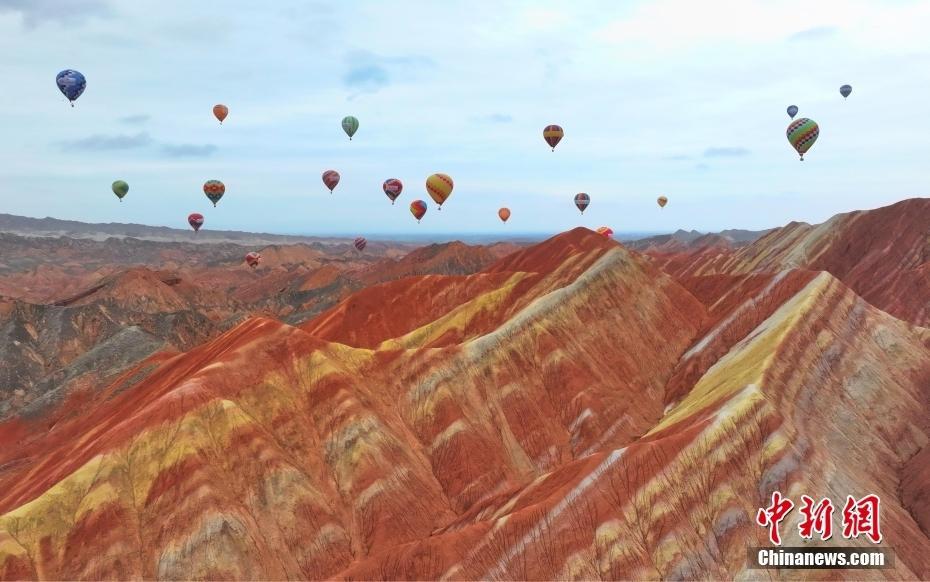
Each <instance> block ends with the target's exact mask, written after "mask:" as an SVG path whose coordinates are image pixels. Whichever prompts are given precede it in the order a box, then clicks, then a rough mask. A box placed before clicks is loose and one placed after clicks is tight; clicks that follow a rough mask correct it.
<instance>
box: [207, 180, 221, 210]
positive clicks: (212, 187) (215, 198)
mask: <svg viewBox="0 0 930 582" xmlns="http://www.w3.org/2000/svg"><path fill="white" fill-rule="evenodd" d="M203 193H204V194H206V195H207V198H209V199H210V202H212V203H213V206H216V203H217V202H219V201H220V198H222V197H223V194H225V193H226V185H225V184H223V183H222V182H220V181H219V180H207V181H206V182H204V183H203Z"/></svg>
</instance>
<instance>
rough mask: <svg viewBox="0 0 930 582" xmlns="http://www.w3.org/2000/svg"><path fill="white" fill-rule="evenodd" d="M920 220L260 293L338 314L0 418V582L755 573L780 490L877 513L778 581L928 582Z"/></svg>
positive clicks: (434, 260)
mask: <svg viewBox="0 0 930 582" xmlns="http://www.w3.org/2000/svg"><path fill="white" fill-rule="evenodd" d="M922 204H924V202H922V201H917V202H914V201H909V202H908V203H905V204H903V205H901V206H899V207H892V209H893V211H889V210H886V209H880V211H871V213H878V214H877V215H875V216H869V214H870V213H860V214H859V215H857V217H855V218H849V217H839V218H837V219H834V220H833V221H831V222H830V223H829V224H830V227H829V228H821V227H816V228H815V227H810V230H807V231H806V232H796V233H795V234H794V235H791V236H790V237H789V234H788V232H787V231H791V230H794V229H796V228H798V227H794V226H789V227H786V229H783V230H785V231H786V232H781V231H780V230H776V231H774V232H772V233H770V234H769V235H767V236H765V237H763V238H761V239H759V240H757V241H756V242H754V243H751V244H749V245H748V246H745V247H742V248H737V247H733V246H732V245H731V246H729V247H724V246H719V247H717V248H723V249H725V250H724V251H721V254H722V255H725V257H724V258H721V259H714V260H710V261H708V262H707V263H705V266H703V267H698V268H696V269H691V266H687V267H683V268H684V270H682V271H681V272H678V271H677V270H676V269H675V268H673V266H674V265H684V264H685V263H684V262H680V263H678V262H675V261H677V260H678V259H674V257H671V255H668V256H663V255H662V254H661V253H656V254H654V255H653V256H652V257H651V258H650V257H648V256H644V255H640V254H638V253H636V252H633V251H630V250H627V249H626V248H624V247H623V246H621V245H620V244H618V243H616V242H614V241H610V240H607V239H604V238H603V237H601V236H599V235H597V234H595V233H593V232H591V231H589V230H586V229H575V230H573V231H570V232H567V233H563V234H561V235H558V236H556V237H554V238H552V239H550V240H548V241H545V242H543V243H540V244H538V245H534V246H531V247H527V248H524V249H521V250H518V251H517V252H513V253H510V254H507V255H506V256H504V257H502V258H494V257H491V258H488V257H487V254H486V253H484V252H483V251H475V252H470V251H466V250H463V249H462V248H459V247H458V246H456V245H450V246H447V247H445V248H439V249H435V248H434V249H426V250H424V251H423V252H422V254H421V255H418V259H417V264H418V265H423V264H426V265H429V266H430V269H432V272H429V273H411V272H410V268H419V267H417V266H416V265H411V266H410V267H409V268H408V267H406V266H405V265H404V262H403V261H399V262H395V261H389V262H385V263H384V264H385V265H386V267H385V270H384V275H383V276H384V279H380V280H379V279H378V278H377V277H374V278H372V279H370V280H369V282H367V283H364V284H363V283H362V282H361V280H362V279H363V277H359V278H355V279H352V280H353V281H354V283H347V282H340V281H348V280H349V279H343V278H345V277H347V276H348V275H347V274H346V272H344V271H342V270H339V269H335V270H334V269H332V268H329V269H327V270H325V271H324V270H322V269H326V267H325V266H324V267H321V268H320V269H308V272H307V273H305V274H301V276H300V277H298V278H295V279H294V280H293V281H288V282H286V284H285V289H287V290H288V291H287V292H282V293H281V295H282V296H286V295H287V294H288V293H289V292H295V293H296V292H298V291H299V290H304V291H310V292H312V291H316V290H320V289H324V288H327V287H329V286H335V287H334V291H333V294H330V297H334V296H336V295H339V294H341V293H343V292H345V295H344V296H341V297H340V298H339V299H337V300H334V301H333V302H332V304H330V305H328V306H326V307H322V308H321V309H320V312H319V315H317V316H316V317H313V318H311V319H309V320H307V321H303V322H302V323H300V325H296V326H295V325H289V324H287V323H285V322H283V321H281V319H280V318H277V317H270V316H256V317H250V318H248V319H247V320H245V321H242V322H241V323H238V324H236V325H234V326H233V327H231V328H230V329H228V330H227V331H225V332H222V333H219V334H218V335H215V336H214V337H212V338H211V339H208V340H206V341H204V342H202V343H200V344H199V345H197V346H196V347H192V348H189V347H185V348H182V349H178V350H172V349H160V348H155V349H153V350H151V351H149V352H147V353H143V354H139V355H138V357H136V358H135V361H134V363H125V364H124V365H122V367H121V368H120V371H119V372H116V373H115V375H114V376H113V377H108V378H106V379H105V380H100V381H99V382H92V383H89V384H87V385H85V386H83V387H82V388H81V389H75V390H72V391H68V392H67V393H66V394H62V395H61V396H60V397H59V398H57V399H54V400H53V401H51V402H49V403H47V404H46V405H45V406H44V407H42V408H41V410H40V411H39V412H36V413H30V414H17V415H14V416H11V417H9V418H7V419H6V420H5V421H2V422H0V442H3V443H5V444H8V446H5V447H3V448H2V449H0V578H2V579H48V578H52V579H63V578H67V579H107V578H120V579H125V578H164V579H192V578H195V579H202V578H209V579H220V578H221V579H272V578H273V579H283V578H311V579H322V578H327V579H329V578H335V579H364V580H370V579H456V580H457V579H491V580H506V579H585V580H588V579H631V578H649V579H657V578H662V579H695V578H700V579H731V578H740V579H755V578H760V577H761V578H767V577H769V576H768V574H775V573H774V572H764V571H751V570H747V563H746V548H747V547H750V546H758V545H767V541H766V531H765V530H764V529H763V528H760V527H759V526H757V525H756V524H755V523H754V517H755V514H756V511H757V510H758V508H759V507H762V506H764V505H766V504H767V502H768V500H769V498H770V495H771V492H772V491H773V490H779V491H781V492H782V493H784V494H785V495H788V496H789V497H791V498H793V499H795V500H798V499H799V497H800V495H801V494H811V495H812V496H815V497H817V498H820V497H829V498H832V499H833V500H834V501H838V502H839V503H840V504H842V501H843V500H844V499H845V496H846V495H854V496H857V497H861V496H863V495H866V494H869V493H875V494H878V495H879V496H880V497H881V512H882V513H881V519H882V528H883V534H884V540H883V542H882V545H883V546H887V547H893V548H894V549H895V552H896V562H895V566H894V568H893V569H890V570H881V571H878V570H876V571H870V572H866V573H865V575H863V571H847V572H842V571H818V570H808V571H794V572H788V571H786V572H785V576H786V577H788V576H789V574H790V577H791V578H793V579H794V578H797V577H802V578H809V579H849V578H851V577H856V578H891V579H926V578H928V577H930V561H928V560H927V558H926V556H928V555H930V537H928V527H927V525H928V513H927V510H926V500H927V499H928V498H930V474H928V473H927V471H926V470H925V468H926V467H925V465H926V460H927V458H928V457H927V455H928V452H927V451H928V450H930V447H928V444H930V422H928V420H927V419H928V418H930V415H928V413H930V389H928V387H930V330H928V329H927V328H925V327H920V326H919V325H916V324H917V323H920V321H919V320H920V315H921V313H922V312H921V311H920V310H919V309H918V308H917V307H918V306H919V305H921V304H922V303H923V304H926V302H927V301H928V300H930V293H928V292H927V291H928V290H927V287H926V286H923V285H922V283H920V281H917V279H916V278H914V273H912V272H911V271H917V273H923V271H922V269H924V268H925V266H924V265H925V261H924V262H921V261H923V259H922V257H923V255H922V254H921V249H922V247H921V246H920V244H919V241H920V240H922V239H921V237H924V238H923V240H926V239H925V233H926V228H927V226H928V224H930V222H925V221H924V220H923V219H922V218H920V217H921V216H922V215H920V212H922V208H923V206H921V205H922ZM904 214H907V215H909V216H903V215H904ZM876 216H877V217H876ZM914 216H916V217H917V218H914ZM857 223H861V224H859V225H858V226H857ZM883 223H884V224H889V223H890V224H895V225H897V229H896V230H895V235H894V236H893V237H891V238H888V237H887V236H886V235H884V234H876V235H874V236H872V238H869V239H868V240H867V241H865V242H862V243H861V244H860V243H854V242H852V241H851V240H849V236H850V233H859V234H861V233H862V232H863V231H860V230H857V229H863V228H864V227H863V226H862V224H883ZM817 229H820V231H819V234H818V235H817V236H814V234H813V230H817ZM801 230H805V229H801ZM915 231H916V234H915ZM779 233H781V234H779ZM784 237H788V238H792V239H793V240H795V244H796V245H798V246H796V247H792V248H793V250H791V248H789V247H791V245H789V244H788V243H787V242H786V238H784ZM766 240H768V241H769V242H768V243H767V244H768V247H767V249H768V250H766V248H764V247H763V246H760V245H762V243H763V242H764V241H766ZM847 245H848V246H847ZM875 245H878V247H877V248H875ZM889 245H890V246H889ZM886 247H887V248H886ZM899 247H903V249H902V248H899ZM703 248H708V247H703ZM749 249H755V250H753V251H752V252H750V251H749ZM837 249H848V250H843V251H840V250H837ZM686 252H690V251H686ZM846 253H849V255H850V256H854V257H858V259H857V260H859V261H865V262H867V263H869V264H870V265H872V266H871V268H872V270H873V271H874V272H875V273H876V274H875V276H874V277H873V278H872V280H871V284H870V285H866V282H867V280H868V278H867V277H865V276H864V275H863V274H862V273H861V267H859V266H858V263H857V262H856V261H853V260H851V259H850V260H849V261H847V262H843V260H840V258H842V257H846V256H847V254H846ZM915 253H916V254H915ZM881 256H885V257H886V261H885V262H884V263H883V262H882V261H881V260H880V258H881ZM791 257H794V258H798V257H802V258H803V260H791ZM886 263H887V264H886ZM724 265H726V268H724ZM280 267H281V266H280V265H275V266H270V265H269V266H268V267H267V268H268V269H269V273H272V272H276V270H277V269H278V268H280ZM827 267H829V268H827ZM460 268H461V270H459V269H460ZM285 271H286V269H285ZM354 272H356V273H358V272H364V273H366V275H365V276H366V277H367V276H369V275H368V273H371V272H372V270H371V269H370V268H369V267H364V268H362V269H361V270H359V271H354ZM247 274H248V275H249V276H250V277H251V276H253V275H254V276H255V277H260V275H259V274H258V273H247ZM140 276H141V275H140ZM146 276H148V275H146ZM151 276H158V277H160V276H161V275H157V274H152V275H151ZM120 280H121V281H122V279H120ZM915 281H916V283H915ZM908 283H911V285H910V286H909V285H908ZM274 284H275V285H277V284H278V283H277V282H276V283H274ZM121 285H128V282H125V281H124V282H121V283H120V284H119V285H117V288H124V287H120V286H121ZM352 285H358V288H357V290H355V289H353V290H349V288H350V287H351V286H352ZM176 286H177V285H176ZM857 288H858V289H859V290H860V291H861V294H860V293H857ZM335 289H339V290H340V291H338V292H336V291H335ZM99 292H101V291H100V290H98V291H95V292H94V293H92V294H91V295H88V296H86V297H82V298H79V299H77V301H76V302H74V303H73V304H71V305H62V306H59V307H57V308H58V309H86V308H88V307H90V306H105V305H107V304H108V301H109V298H111V297H113V298H115V297H121V295H120V294H118V293H115V292H111V291H106V292H104V293H103V294H102V295H100V296H99V297H106V298H108V299H107V300H100V301H97V302H95V301H93V300H91V299H90V298H91V297H92V296H93V295H94V294H96V293H99ZM172 293H174V294H172ZM175 295H177V299H176V298H175ZM863 295H870V297H871V299H869V300H866V299H865V298H863ZM244 296H245V295H243V297H244ZM208 297H209V295H208ZM202 299H203V298H202V297H201V296H200V295H198V294H197V293H196V292H195V291H190V290H184V289H183V288H181V289H178V290H174V289H159V294H158V301H159V302H165V303H166V304H172V305H173V303H172V302H174V301H188V302H190V301H193V302H194V304H196V303H197V301H201V300H202ZM85 300H89V301H90V304H89V305H83V304H82V302H83V301H85ZM127 300H128V298H127ZM137 300H138V301H141V303H140V304H139V306H138V309H139V312H140V313H142V312H143V310H144V309H145V308H146V306H147V305H148V304H147V303H145V302H144V301H142V299H137ZM878 303H884V304H886V305H887V306H888V311H883V310H882V309H880V308H879V305H878ZM203 309H205V308H203ZM150 311H151V310H150ZM891 311H895V312H896V313H897V315H898V316H897V317H896V316H895V314H893V313H891ZM5 312H6V313H7V315H6V316H5V317H7V319H8V320H11V319H12V317H11V315H10V314H12V313H13V312H14V311H13V310H10V309H7V310H6V311H5ZM134 312H135V310H134ZM902 314H904V315H907V317H903V316H902ZM915 320H917V321H915ZM123 333H125V332H123ZM142 343H144V342H142ZM796 515H797V513H795V514H794V517H792V518H790V519H788V520H786V521H785V522H784V524H783V526H782V536H783V538H785V540H786V541H785V545H801V544H803V543H806V542H802V541H801V540H800V539H799V537H798V533H797V526H796V523H797V522H796V519H794V518H795V517H796ZM835 519H839V518H838V517H835ZM834 525H835V526H836V525H837V524H834ZM814 543H821V544H824V545H862V546H865V545H868V542H867V541H865V540H863V539H859V540H844V539H842V538H841V537H840V536H835V537H834V538H833V539H832V540H830V541H829V542H814ZM775 577H777V576H775Z"/></svg>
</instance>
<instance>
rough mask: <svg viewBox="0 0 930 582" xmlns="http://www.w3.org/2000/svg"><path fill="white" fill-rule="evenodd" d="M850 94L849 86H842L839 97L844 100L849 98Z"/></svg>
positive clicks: (850, 87)
mask: <svg viewBox="0 0 930 582" xmlns="http://www.w3.org/2000/svg"><path fill="white" fill-rule="evenodd" d="M850 93H852V86H851V85H843V86H842V87H840V95H842V96H843V99H846V98H847V97H849V94H850Z"/></svg>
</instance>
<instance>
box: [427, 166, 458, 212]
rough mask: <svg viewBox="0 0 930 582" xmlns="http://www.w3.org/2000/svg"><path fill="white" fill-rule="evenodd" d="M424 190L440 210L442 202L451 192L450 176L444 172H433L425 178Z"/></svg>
mask: <svg viewBox="0 0 930 582" xmlns="http://www.w3.org/2000/svg"><path fill="white" fill-rule="evenodd" d="M426 192H427V193H429V196H430V198H432V199H433V201H434V202H435V203H436V204H438V205H439V210H442V203H443V202H445V201H446V199H447V198H449V196H450V195H451V194H452V178H450V177H449V176H448V175H446V174H433V175H432V176H430V177H429V178H427V179H426Z"/></svg>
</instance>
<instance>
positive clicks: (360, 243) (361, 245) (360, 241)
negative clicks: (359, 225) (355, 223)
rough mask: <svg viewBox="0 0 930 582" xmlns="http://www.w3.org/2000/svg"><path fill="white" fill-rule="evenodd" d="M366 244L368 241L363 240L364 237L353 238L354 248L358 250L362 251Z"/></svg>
mask: <svg viewBox="0 0 930 582" xmlns="http://www.w3.org/2000/svg"><path fill="white" fill-rule="evenodd" d="M367 245H368V241H367V240H365V237H363V236H360V237H358V238H357V239H355V248H357V249H358V250H359V251H364V250H365V247H366V246H367Z"/></svg>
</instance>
